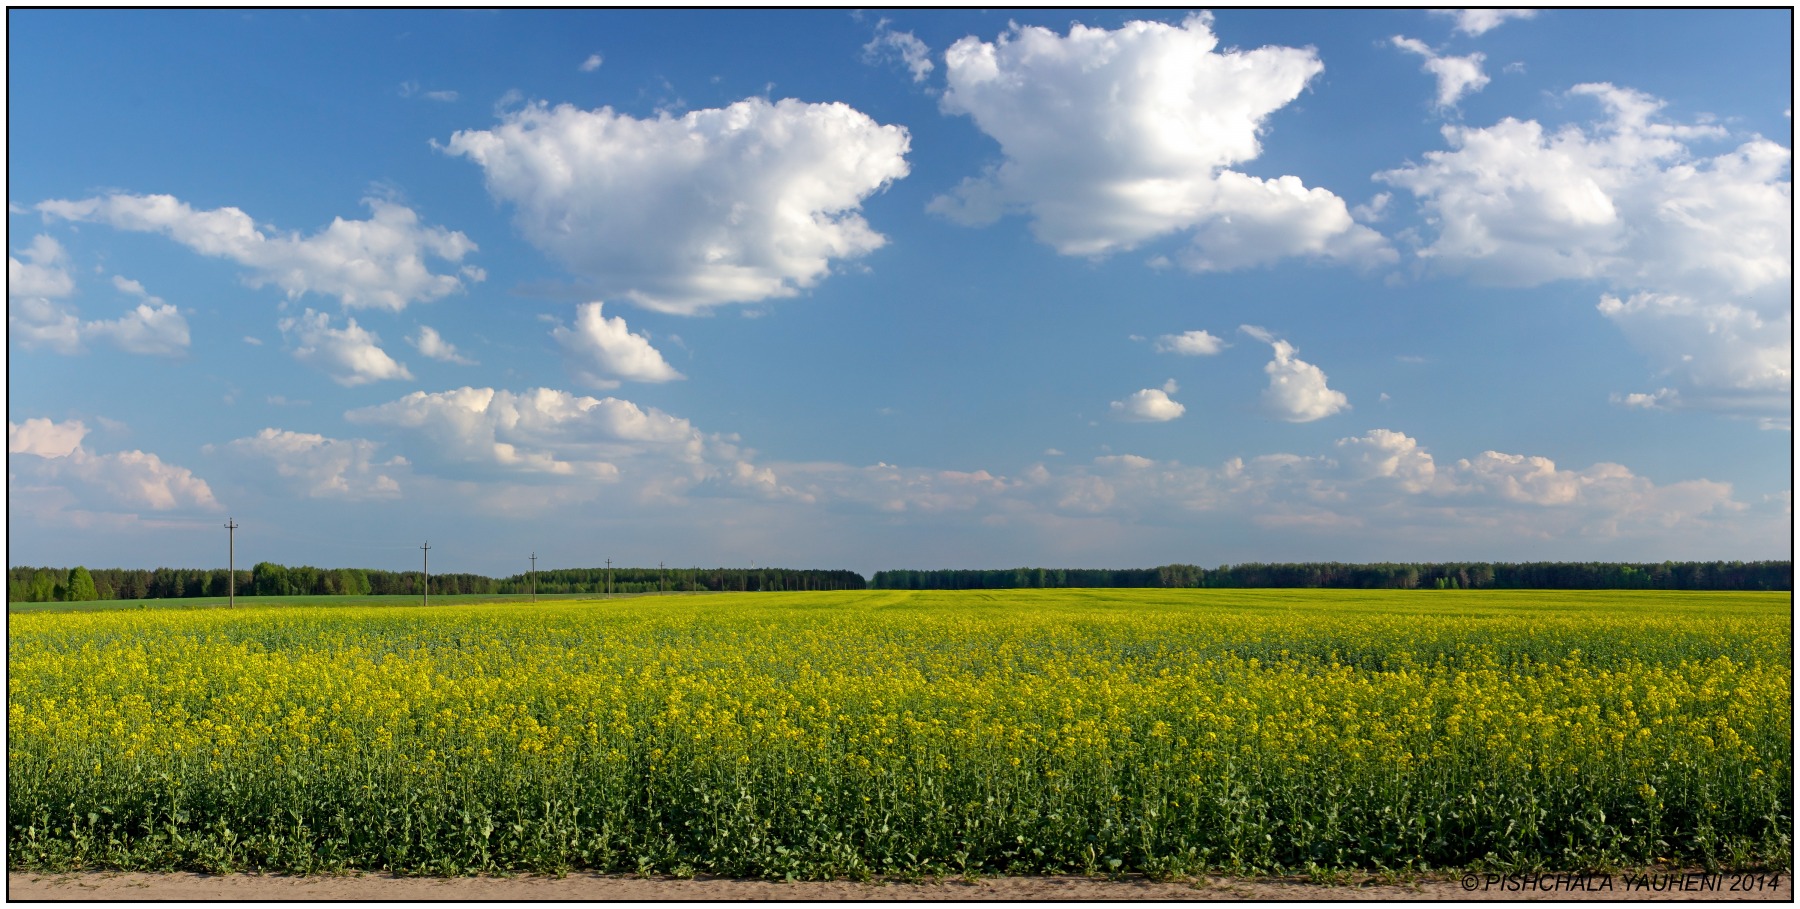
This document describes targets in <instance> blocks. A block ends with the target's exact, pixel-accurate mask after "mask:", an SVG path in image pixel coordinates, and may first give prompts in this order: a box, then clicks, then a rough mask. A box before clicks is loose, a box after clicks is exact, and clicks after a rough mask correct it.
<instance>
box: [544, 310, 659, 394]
mask: <svg viewBox="0 0 1800 909" xmlns="http://www.w3.org/2000/svg"><path fill="white" fill-rule="evenodd" d="M600 308H601V304H600V303H598V302H595V303H583V304H582V305H581V307H580V308H579V309H578V310H577V311H576V315H575V325H574V327H573V328H571V327H569V326H566V325H558V326H556V328H555V329H553V330H551V332H550V335H551V337H554V338H555V339H556V343H557V344H559V345H561V347H562V349H563V354H564V355H565V356H566V357H567V358H568V361H569V366H570V369H571V370H572V371H573V372H574V373H575V376H576V378H578V379H580V380H581V381H582V382H584V383H586V384H588V385H590V386H592V387H594V388H601V389H607V388H617V387H619V380H620V379H629V380H631V381H633V382H672V381H674V380H676V379H683V378H686V377H685V376H683V375H682V374H681V373H679V372H676V371H675V368H674V367H672V366H670V365H669V363H668V361H666V360H664V359H663V355H662V354H661V353H660V352H658V351H657V349H656V348H655V347H652V346H650V339H649V338H646V337H645V336H643V335H635V334H632V333H631V331H630V330H629V329H628V328H626V326H625V320H624V319H622V318H619V317H617V316H615V317H613V318H610V319H608V318H606V317H605V316H603V315H601V313H600Z"/></svg>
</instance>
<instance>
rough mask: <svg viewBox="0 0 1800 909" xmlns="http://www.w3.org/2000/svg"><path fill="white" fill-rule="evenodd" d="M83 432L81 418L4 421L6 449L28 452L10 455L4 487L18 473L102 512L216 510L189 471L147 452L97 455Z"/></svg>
mask: <svg viewBox="0 0 1800 909" xmlns="http://www.w3.org/2000/svg"><path fill="white" fill-rule="evenodd" d="M86 434H87V427H86V426H85V425H84V424H82V423H81V421H79V420H71V421H69V422H66V423H60V424H59V423H56V422H54V421H51V420H47V419H42V418H37V419H30V420H26V421H25V422H24V423H23V424H15V423H13V422H12V421H10V420H9V421H7V424H6V449H7V453H8V454H9V455H11V454H19V455H28V456H30V457H29V458H28V459H12V458H9V459H8V465H7V466H8V486H9V487H10V486H11V484H12V480H13V476H12V475H13V474H14V473H17V474H19V475H20V476H21V478H29V479H31V480H35V481H37V482H40V483H50V484H56V485H58V486H60V487H61V488H62V489H63V490H64V491H65V492H67V493H68V494H69V495H70V496H72V497H73V498H74V499H76V500H77V501H78V502H82V503H85V504H88V505H90V506H92V507H94V508H96V509H98V510H102V511H114V510H116V509H118V508H120V507H131V506H136V507H142V508H148V509H150V510H152V511H174V510H178V509H206V510H217V509H218V508H219V503H218V501H217V500H216V499H214V498H213V493H212V488H211V487H210V486H208V485H207V483H206V481H205V480H202V479H200V478H199V477H196V476H194V473H193V471H191V470H188V469H187V468H185V467H178V466H176V465H173V464H168V463H165V462H164V461H163V460H162V459H161V458H159V457H157V456H156V455H154V454H151V453H149V452H145V451H119V452H112V453H110V454H97V453H95V452H92V451H89V450H88V449H87V448H86V447H84V446H83V445H82V444H81V441H82V439H83V437H84V436H86Z"/></svg>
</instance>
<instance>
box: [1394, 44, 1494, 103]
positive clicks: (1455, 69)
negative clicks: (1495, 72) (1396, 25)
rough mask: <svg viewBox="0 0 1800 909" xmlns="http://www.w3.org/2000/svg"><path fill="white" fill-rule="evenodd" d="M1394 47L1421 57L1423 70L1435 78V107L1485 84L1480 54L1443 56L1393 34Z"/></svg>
mask: <svg viewBox="0 0 1800 909" xmlns="http://www.w3.org/2000/svg"><path fill="white" fill-rule="evenodd" d="M1394 46H1395V47H1398V48H1400V49H1401V50H1404V51H1410V52H1412V53H1415V54H1418V55H1419V56H1421V57H1424V58H1425V71H1426V72H1428V73H1430V74H1432V75H1433V76H1436V77H1437V106H1438V107H1454V106H1455V105H1456V102H1457V101H1459V100H1461V99H1462V96H1463V95H1466V94H1468V93H1470V92H1478V91H1481V90H1482V88H1484V87H1486V85H1487V84H1488V77H1487V74H1486V73H1483V72H1482V71H1481V63H1482V61H1483V60H1486V59H1487V58H1486V57H1485V56H1483V55H1482V54H1478V53H1477V54H1470V55H1468V56H1466V57H1447V56H1443V55H1440V54H1439V53H1437V52H1436V51H1434V50H1432V49H1431V48H1430V47H1428V46H1427V45H1426V44H1425V42H1423V41H1419V40H1417V39H1414V38H1406V37H1402V36H1400V35H1395V36H1394Z"/></svg>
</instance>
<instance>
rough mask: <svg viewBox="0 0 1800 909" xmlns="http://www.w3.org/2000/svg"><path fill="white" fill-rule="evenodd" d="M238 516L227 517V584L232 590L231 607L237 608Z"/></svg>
mask: <svg viewBox="0 0 1800 909" xmlns="http://www.w3.org/2000/svg"><path fill="white" fill-rule="evenodd" d="M237 529H238V522H237V518H226V519H225V530H226V531H227V533H226V534H225V538H226V542H225V559H226V562H225V564H226V566H227V567H226V569H225V579H226V580H225V584H226V589H228V590H229V591H230V592H231V607H232V608H233V609H236V608H237Z"/></svg>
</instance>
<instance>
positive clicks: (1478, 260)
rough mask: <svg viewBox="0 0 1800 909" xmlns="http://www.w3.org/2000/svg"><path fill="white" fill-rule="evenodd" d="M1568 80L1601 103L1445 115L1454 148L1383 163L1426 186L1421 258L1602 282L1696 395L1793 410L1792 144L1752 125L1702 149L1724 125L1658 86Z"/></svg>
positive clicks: (1521, 276)
mask: <svg viewBox="0 0 1800 909" xmlns="http://www.w3.org/2000/svg"><path fill="white" fill-rule="evenodd" d="M1571 95H1573V96H1574V97H1576V98H1578V99H1579V98H1592V99H1594V100H1595V101H1598V102H1599V103H1600V104H1601V106H1602V107H1603V109H1604V110H1605V113H1606V116H1605V118H1604V119H1603V120H1601V121H1600V122H1598V123H1594V124H1591V125H1587V126H1582V125H1576V124H1571V125H1568V126H1564V127H1561V128H1559V129H1556V130H1547V129H1546V128H1545V127H1544V126H1542V125H1541V124H1539V123H1537V122H1536V121H1531V120H1526V121H1520V120H1515V119H1511V118H1508V119H1505V120H1502V121H1501V122H1499V123H1497V124H1495V125H1493V126H1490V127H1486V128H1472V127H1463V126H1455V125H1451V126H1446V127H1444V137H1445V139H1446V140H1447V141H1448V143H1449V144H1450V146H1451V149H1450V150H1447V151H1432V152H1427V153H1426V154H1425V160H1424V161H1423V162H1422V163H1418V164H1411V165H1408V166H1406V167H1402V168H1397V169H1395V170H1391V171H1387V172H1384V173H1381V174H1378V175H1377V179H1379V180H1383V181H1386V182H1388V183H1390V184H1393V185H1395V186H1398V187H1401V188H1403V189H1406V190H1408V191H1410V192H1412V193H1413V194H1414V195H1415V196H1416V197H1418V199H1419V201H1420V205H1421V207H1422V209H1423V211H1424V213H1425V215H1426V219H1427V222H1428V225H1429V227H1430V229H1431V234H1430V236H1428V237H1427V238H1426V242H1424V244H1423V245H1422V246H1421V247H1420V248H1419V249H1418V255H1419V256H1420V258H1421V259H1423V260H1424V261H1425V263H1426V264H1427V265H1429V266H1431V267H1432V268H1435V269H1437V270H1440V271H1444V272H1448V273H1454V274H1468V275H1471V276H1473V277H1475V278H1477V279H1480V280H1485V281H1488V282H1490V283H1494V284H1501V285H1510V286H1525V287H1529V286H1534V285H1538V284H1543V283H1546V282H1549V281H1556V280H1562V279H1576V280H1592V281H1597V282H1600V283H1602V284H1605V285H1607V286H1608V287H1610V288H1611V289H1612V290H1613V291H1614V292H1615V294H1617V295H1616V296H1615V295H1614V294H1606V295H1603V296H1602V298H1601V301H1600V303H1599V310H1600V312H1601V313H1602V314H1603V315H1605V316H1606V317H1607V318H1609V319H1612V320H1613V321H1615V322H1617V323H1618V324H1619V326H1620V327H1621V328H1622V329H1623V330H1624V331H1625V333H1626V335H1627V336H1628V337H1629V338H1630V339H1631V340H1632V341H1633V342H1635V343H1636V344H1637V345H1638V346H1639V347H1641V348H1642V349H1644V350H1645V351H1646V352H1647V353H1649V354H1650V356H1651V357H1652V360H1653V362H1654V363H1655V365H1656V366H1657V367H1658V369H1659V371H1660V373H1661V374H1662V375H1664V376H1670V377H1673V379H1674V382H1675V384H1676V385H1677V390H1679V391H1682V392H1683V393H1684V395H1685V396H1686V397H1687V398H1688V399H1690V400H1692V401H1702V400H1711V401H1718V402H1722V403H1721V404H1720V405H1719V406H1725V407H1732V408H1738V409H1745V408H1749V409H1754V408H1757V407H1761V408H1763V409H1764V410H1770V411H1785V410H1786V409H1787V408H1786V402H1787V401H1788V400H1789V399H1790V398H1791V389H1792V378H1791V372H1792V362H1793V337H1792V336H1793V307H1792V289H1793V258H1792V257H1793V224H1792V218H1793V183H1792V181H1791V178H1790V176H1789V174H1788V169H1789V165H1790V162H1791V160H1792V157H1793V156H1792V152H1791V151H1790V150H1789V149H1787V148H1784V147H1782V146H1780V145H1778V144H1776V143H1774V142H1771V141H1769V140H1767V139H1764V138H1762V137H1760V136H1753V137H1749V138H1747V139H1744V140H1742V141H1741V142H1740V143H1739V144H1738V145H1737V147H1736V148H1735V149H1732V150H1729V151H1725V152H1722V153H1719V154H1715V155H1711V156H1707V155H1705V154H1703V153H1701V152H1698V151H1696V148H1697V147H1699V146H1700V145H1702V144H1703V143H1716V142H1719V141H1724V140H1727V139H1729V138H1730V137H1729V135H1728V134H1727V132H1726V131H1725V130H1724V129H1723V128H1722V127H1719V126H1716V125H1711V124H1699V125H1684V124H1678V123H1669V122H1666V121H1664V120H1663V119H1662V118H1661V117H1660V116H1659V111H1660V109H1661V108H1662V106H1663V104H1662V102H1661V101H1659V100H1658V99H1656V98H1653V97H1650V96H1648V95H1645V94H1642V93H1640V92H1635V91H1631V90H1628V89H1622V88H1617V87H1614V86H1612V85H1607V84H1586V85H1579V86H1576V87H1575V88H1574V89H1572V90H1571ZM1747 399H1754V400H1747ZM1756 401H1760V402H1761V403H1756ZM1771 403H1773V404H1774V405H1775V406H1773V407H1770V406H1769V405H1770V404H1771ZM1703 406H1704V405H1703Z"/></svg>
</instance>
